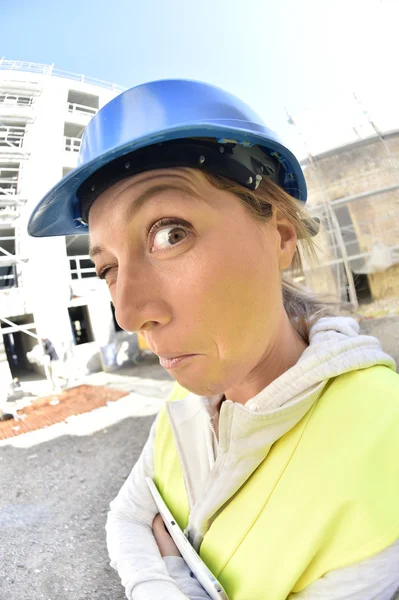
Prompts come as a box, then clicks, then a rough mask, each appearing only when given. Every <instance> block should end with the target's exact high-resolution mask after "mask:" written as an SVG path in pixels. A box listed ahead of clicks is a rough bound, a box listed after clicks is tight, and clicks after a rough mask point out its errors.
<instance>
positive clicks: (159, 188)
mask: <svg viewBox="0 0 399 600" xmlns="http://www.w3.org/2000/svg"><path fill="white" fill-rule="evenodd" d="M127 189H128V188H125V189H124V190H123V191H121V192H120V193H119V194H117V195H116V196H115V198H114V200H116V198H117V197H118V196H120V194H122V193H124V192H126V190H127ZM170 191H173V192H183V193H185V194H190V195H193V190H192V189H191V188H190V186H188V185H184V184H176V183H175V184H171V183H169V184H158V185H155V186H153V187H151V188H148V189H147V190H145V192H143V193H142V194H140V195H139V196H138V197H137V198H136V199H135V200H134V201H133V202H132V203H131V205H130V207H129V209H128V211H127V218H128V219H132V218H133V217H134V216H136V215H137V213H138V212H139V211H140V210H141V209H142V208H143V206H144V205H145V204H146V203H147V202H149V201H150V200H152V198H154V196H157V195H158V194H161V193H163V192H170ZM104 250H105V248H104V247H103V246H101V245H96V246H93V247H92V248H91V247H90V250H89V256H90V259H91V260H92V261H93V259H94V257H95V256H97V255H99V254H101V253H102V252H104ZM93 262H94V261H93Z"/></svg>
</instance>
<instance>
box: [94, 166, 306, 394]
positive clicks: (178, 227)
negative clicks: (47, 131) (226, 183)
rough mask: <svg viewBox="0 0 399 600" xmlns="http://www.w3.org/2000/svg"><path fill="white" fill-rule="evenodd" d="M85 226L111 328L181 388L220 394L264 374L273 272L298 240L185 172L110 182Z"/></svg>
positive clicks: (275, 332)
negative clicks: (137, 343) (128, 334)
mask: <svg viewBox="0 0 399 600" xmlns="http://www.w3.org/2000/svg"><path fill="white" fill-rule="evenodd" d="M89 220H90V222H89V225H90V244H91V253H92V256H93V260H94V262H95V265H96V271H97V273H98V274H99V276H100V277H104V279H105V281H106V283H107V285H108V287H109V290H110V293H111V296H112V301H113V303H114V306H115V312H116V318H117V321H118V323H119V325H120V326H121V327H122V328H123V329H125V330H127V331H136V332H141V333H142V334H143V335H144V337H145V339H146V340H147V342H148V344H149V346H150V348H151V349H152V350H153V352H154V353H155V354H157V355H159V356H160V362H161V364H162V365H163V366H164V367H165V368H166V369H167V370H168V371H169V372H170V373H171V375H172V376H173V377H174V378H175V379H176V380H177V381H178V382H179V383H180V384H181V385H183V386H184V387H186V388H187V389H189V390H191V391H193V392H194V393H196V394H201V395H214V394H219V393H224V392H225V391H226V390H228V389H231V388H234V387H237V386H239V385H240V384H241V383H243V382H244V381H245V380H246V379H248V378H251V377H252V376H253V374H254V373H256V372H257V370H259V369H261V368H262V367H261V365H262V361H264V360H265V359H266V357H269V356H270V354H273V348H275V346H276V344H278V340H279V331H280V329H281V326H282V321H283V315H285V313H284V310H283V305H282V297H281V281H280V273H281V270H282V269H284V268H287V267H288V266H289V264H290V262H291V259H292V256H293V253H294V250H295V243H296V237H295V231H294V228H293V226H292V225H291V224H290V223H289V222H288V221H287V220H285V219H284V218H282V217H281V218H280V217H279V216H278V215H276V214H275V213H274V215H273V217H272V219H271V220H270V221H269V222H268V223H266V224H264V223H260V222H259V221H255V220H254V218H253V217H251V215H250V214H249V212H248V211H247V210H246V209H245V207H244V206H243V205H242V203H241V202H240V200H239V199H238V198H236V197H235V196H234V195H232V194H230V193H228V192H225V191H220V190H218V189H216V188H215V187H214V186H213V185H212V184H211V183H210V182H209V181H208V180H207V179H206V178H205V177H204V175H203V174H202V173H200V172H199V171H196V170H194V169H187V168H176V169H159V170H157V171H150V172H147V173H142V174H140V175H135V176H133V177H131V178H129V179H126V180H123V181H121V182H119V183H117V184H115V185H114V186H112V187H111V188H110V189H108V190H107V191H106V192H104V193H103V194H102V195H101V196H100V197H99V198H98V199H97V200H96V201H95V203H94V204H93V206H92V208H91V210H90V219H89ZM175 357H185V358H183V359H178V360H173V359H174V358H175Z"/></svg>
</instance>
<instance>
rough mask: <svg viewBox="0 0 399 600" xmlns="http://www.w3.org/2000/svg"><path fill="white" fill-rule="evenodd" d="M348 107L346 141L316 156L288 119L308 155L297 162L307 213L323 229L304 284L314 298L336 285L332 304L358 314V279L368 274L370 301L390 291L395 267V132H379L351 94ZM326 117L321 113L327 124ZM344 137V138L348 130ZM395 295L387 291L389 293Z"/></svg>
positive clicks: (398, 197)
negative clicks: (315, 259)
mask: <svg viewBox="0 0 399 600" xmlns="http://www.w3.org/2000/svg"><path fill="white" fill-rule="evenodd" d="M352 101H353V102H354V105H355V112H354V113H353V114H356V115H357V119H358V121H357V122H355V123H354V124H352V138H351V139H350V143H349V144H348V143H347V144H343V145H342V146H341V147H337V148H335V149H332V150H328V151H325V152H321V153H319V154H316V155H314V154H312V152H311V149H310V143H309V138H311V137H312V136H311V135H309V132H308V131H307V130H306V127H303V125H302V126H301V125H300V124H299V122H300V121H301V118H300V116H299V118H298V117H297V116H295V117H294V116H293V114H292V113H291V112H289V111H288V109H286V114H287V119H288V123H289V124H290V125H291V126H292V127H293V128H294V129H295V131H296V134H297V136H298V138H299V139H300V141H301V144H302V147H303V148H304V153H305V154H306V158H305V159H304V160H303V161H302V163H303V167H304V169H305V175H306V179H307V181H308V188H309V202H308V205H307V208H308V211H309V212H310V213H311V214H312V216H314V217H318V218H319V219H320V221H321V225H322V227H321V234H320V235H319V236H318V238H316V243H317V244H318V246H319V249H320V250H321V252H320V254H321V256H320V258H321V260H320V263H319V264H309V263H308V264H306V262H305V267H304V272H303V275H302V281H303V282H305V283H307V284H308V285H309V286H310V287H312V288H313V289H315V291H317V292H326V293H330V292H331V291H332V288H333V287H334V286H335V288H336V290H335V291H336V294H335V295H336V298H337V299H338V300H340V301H345V302H347V301H349V302H350V303H351V304H352V306H353V307H354V308H356V307H357V306H358V304H359V293H360V292H359V287H360V285H365V284H364V283H362V281H363V280H361V276H367V281H368V283H367V285H368V286H369V287H370V294H371V298H374V299H378V298H380V297H382V296H383V295H384V293H385V292H386V291H387V287H386V286H384V281H385V282H386V281H388V279H389V273H388V270H393V271H395V267H396V266H397V265H399V244H398V242H397V240H398V239H399V220H398V215H399V177H398V173H399V169H398V160H397V157H398V154H399V131H398V128H396V130H395V128H393V130H392V131H390V132H389V133H383V132H382V131H381V130H380V129H379V128H378V127H377V125H376V123H375V121H374V120H373V119H372V118H371V116H370V115H369V113H368V112H367V110H366V109H365V107H364V105H363V103H362V102H361V101H360V99H359V96H358V95H356V94H353V95H352ZM356 110H357V113H356ZM309 112H310V111H309ZM352 112H353V111H352ZM333 114H334V113H333V110H332V111H331V115H333ZM329 117H330V115H329V114H328V111H327V110H325V111H324V118H325V121H326V122H328V121H329ZM304 120H305V119H302V121H304ZM305 122H306V120H305ZM317 124H318V126H320V121H318V123H317ZM344 134H345V137H346V139H347V140H348V131H345V132H344ZM345 152H346V155H345V156H344V153H345ZM367 152H368V153H367ZM350 153H352V154H350ZM341 155H342V157H341V159H340V156H341ZM348 156H350V157H351V158H353V160H354V161H355V162H356V164H354V165H353V171H354V172H353V173H351V172H350V168H349V166H347V165H346V164H345V161H348ZM340 160H341V163H340ZM362 161H363V162H362ZM378 161H379V162H378ZM374 163H375V164H374ZM337 165H338V167H337ZM345 169H347V171H348V173H349V175H347V179H345V177H344V176H343V174H342V173H343V171H344V170H345ZM336 171H338V173H339V175H340V176H341V177H343V180H342V181H340V182H337V178H336V180H335V181H334V180H333V176H334V173H335V172H336ZM331 173H332V174H333V175H331ZM381 184H382V185H381ZM345 186H346V189H345ZM351 191H354V192H355V193H348V192H351ZM345 192H346V193H345ZM398 274H399V273H397V275H398ZM397 275H396V276H397ZM359 282H360V283H359ZM392 289H393V288H392V285H391V288H390V290H389V293H392ZM396 293H397V294H399V287H398V290H397V292H396Z"/></svg>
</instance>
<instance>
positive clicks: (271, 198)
mask: <svg viewBox="0 0 399 600" xmlns="http://www.w3.org/2000/svg"><path fill="white" fill-rule="evenodd" d="M206 178H207V179H208V181H209V182H210V183H211V184H212V185H213V186H215V187H216V188H217V189H219V190H223V191H226V192H230V193H231V194H234V195H235V196H237V198H239V199H240V200H241V202H242V203H243V204H244V205H245V207H246V208H247V209H248V211H249V213H250V214H251V215H252V216H253V217H254V218H255V219H257V220H260V221H262V222H267V221H268V220H269V219H270V218H271V216H272V214H273V208H274V209H276V210H278V211H280V213H281V214H282V215H283V216H284V217H286V218H287V219H288V220H289V221H290V222H291V223H292V224H293V225H294V227H295V230H296V233H297V238H298V243H297V247H296V251H295V254H294V257H293V260H292V264H291V277H290V276H289V275H287V274H284V275H283V278H282V296H283V303H284V308H285V311H286V313H287V315H288V318H289V319H290V321H291V323H292V324H293V325H294V327H295V329H296V330H297V331H298V333H299V335H301V336H302V337H303V339H305V340H306V341H308V339H309V330H310V328H311V326H312V325H313V324H314V323H315V322H316V321H317V320H318V319H320V318H321V317H325V316H333V315H334V314H335V312H337V311H338V310H339V305H338V304H336V303H333V302H326V301H323V300H322V299H321V298H318V297H317V296H315V295H314V294H313V293H312V292H310V291H309V290H307V289H306V288H305V287H303V286H301V285H298V284H297V283H295V282H294V281H293V277H294V276H295V275H296V274H298V273H300V274H302V261H301V252H302V253H304V254H305V255H306V256H307V257H308V258H309V259H310V260H314V259H315V257H316V244H315V242H314V240H313V238H312V236H311V233H310V231H309V223H311V222H312V219H311V217H310V215H309V214H308V213H307V211H306V210H305V209H304V207H303V206H302V205H301V204H300V203H299V202H298V200H296V199H295V198H293V197H292V196H290V195H289V194H287V193H286V192H285V191H284V190H283V189H282V188H280V187H279V186H278V185H277V184H275V183H274V182H273V181H271V180H270V179H266V178H265V179H263V180H262V181H261V183H260V185H259V187H258V189H257V190H253V191H252V190H249V189H247V188H245V187H244V186H242V185H240V184H238V183H235V182H234V181H231V180H230V179H227V178H225V177H221V176H219V175H213V174H210V173H206ZM334 309H335V310H334Z"/></svg>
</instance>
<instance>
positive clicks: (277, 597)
mask: <svg viewBox="0 0 399 600" xmlns="http://www.w3.org/2000/svg"><path fill="white" fill-rule="evenodd" d="M187 394H188V392H186V391H185V390H182V388H178V389H177V390H176V394H175V397H174V399H179V398H182V397H184V396H185V395H187ZM154 469H155V481H156V483H157V485H158V487H159V489H160V491H161V493H162V495H163V498H164V499H165V501H166V503H167V505H168V506H169V508H170V510H171V511H172V513H173V515H174V516H175V518H176V520H177V522H178V523H179V525H180V527H181V528H182V529H184V528H185V527H186V526H187V523H188V517H189V504H188V498H187V493H186V489H185V485H184V481H183V473H182V470H181V467H180V463H179V458H178V455H177V451H176V447H175V442H174V438H173V434H172V431H171V428H170V425H169V420H168V417H167V414H166V411H165V409H163V411H162V412H161V414H160V418H159V422H158V425H157V432H156V440H155V457H154ZM398 538H399V376H398V375H397V374H396V373H394V372H393V371H391V370H390V369H388V368H386V367H381V366H377V367H372V368H369V369H366V370H361V371H354V372H350V373H347V374H344V375H341V376H339V377H337V378H335V379H332V380H330V382H329V383H328V385H327V386H326V388H325V390H324V392H323V393H322V395H321V396H320V398H319V400H318V401H317V402H316V403H315V405H314V406H313V407H312V409H311V410H310V411H309V412H308V413H307V414H306V415H305V417H303V419H302V420H301V421H300V422H299V423H298V424H297V425H296V426H295V427H293V429H291V430H290V431H289V432H288V433H287V434H285V435H284V436H283V437H282V438H280V439H279V440H278V441H277V442H276V443H275V444H274V445H273V447H272V449H271V451H270V452H269V454H268V456H267V457H266V459H265V460H264V461H263V462H262V463H261V464H260V465H259V467H258V468H257V469H256V471H255V472H254V473H253V474H252V475H251V476H250V477H249V479H248V480H247V481H246V483H245V484H244V486H243V487H242V488H241V489H240V490H239V492H238V493H237V494H236V495H235V496H234V497H233V498H232V499H231V501H229V502H228V503H227V505H226V506H225V508H224V509H223V511H222V512H221V513H220V514H219V515H218V516H217V518H216V519H215V521H214V522H213V523H212V525H211V527H210V529H209V531H208V532H207V533H206V535H205V537H204V540H203V542H202V544H201V548H200V556H201V557H202V559H203V560H204V562H205V563H206V564H207V565H208V567H209V568H210V569H211V571H212V572H213V573H214V575H215V576H216V577H217V578H218V579H219V581H220V582H221V584H222V585H223V586H224V588H225V590H226V592H227V594H228V596H229V598H230V600H285V599H286V598H287V596H289V594H290V593H295V592H300V591H301V590H303V589H304V588H306V587H307V586H308V585H310V584H311V583H313V582H314V581H316V580H317V579H319V578H320V577H322V576H323V575H324V574H325V573H327V572H329V571H331V570H333V569H338V568H342V567H345V566H348V565H351V564H355V563H357V562H359V561H361V560H364V559H366V558H368V557H370V556H372V555H374V554H377V553H378V552H380V551H382V550H383V549H384V548H386V547H388V546H389V545H390V544H392V543H393V542H394V541H395V540H396V539H398Z"/></svg>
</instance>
